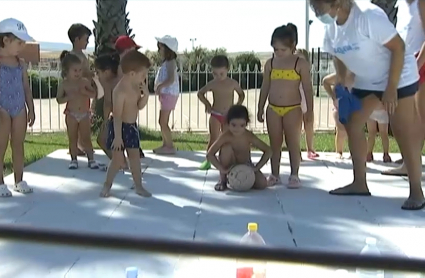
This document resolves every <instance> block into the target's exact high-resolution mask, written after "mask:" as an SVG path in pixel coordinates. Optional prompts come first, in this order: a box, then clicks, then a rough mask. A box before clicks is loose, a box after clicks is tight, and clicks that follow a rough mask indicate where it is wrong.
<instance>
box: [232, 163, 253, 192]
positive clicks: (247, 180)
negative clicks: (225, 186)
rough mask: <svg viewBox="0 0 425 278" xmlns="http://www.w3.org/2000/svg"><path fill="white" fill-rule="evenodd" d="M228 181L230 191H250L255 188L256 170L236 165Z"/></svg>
mask: <svg viewBox="0 0 425 278" xmlns="http://www.w3.org/2000/svg"><path fill="white" fill-rule="evenodd" d="M228 181H229V187H230V189H232V190H234V191H248V190H250V189H251V188H252V187H253V186H254V182H255V173H254V169H252V167H251V166H248V165H245V164H240V165H236V166H234V167H233V168H232V169H231V170H230V172H229V174H228Z"/></svg>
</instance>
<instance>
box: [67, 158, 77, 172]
mask: <svg viewBox="0 0 425 278" xmlns="http://www.w3.org/2000/svg"><path fill="white" fill-rule="evenodd" d="M68 169H69V170H76V169H78V161H77V160H72V161H71V162H70V163H69V166H68Z"/></svg>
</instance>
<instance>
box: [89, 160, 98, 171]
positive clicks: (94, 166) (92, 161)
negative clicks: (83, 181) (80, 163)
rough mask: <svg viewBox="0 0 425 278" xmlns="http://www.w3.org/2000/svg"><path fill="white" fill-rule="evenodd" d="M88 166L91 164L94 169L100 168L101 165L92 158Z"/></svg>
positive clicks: (90, 166)
mask: <svg viewBox="0 0 425 278" xmlns="http://www.w3.org/2000/svg"><path fill="white" fill-rule="evenodd" d="M88 166H89V168H90V169H93V170H97V169H99V165H98V164H97V162H96V161H95V160H90V161H89V162H88Z"/></svg>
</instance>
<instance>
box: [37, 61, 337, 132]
mask: <svg viewBox="0 0 425 278" xmlns="http://www.w3.org/2000/svg"><path fill="white" fill-rule="evenodd" d="M182 68H183V67H182ZM157 70H158V69H157V68H154V69H152V70H151V71H150V73H149V85H150V88H151V91H153V81H154V78H155V75H156V72H157ZM332 70H333V69H332V68H331V67H330V64H329V63H326V64H325V63H322V66H319V67H318V66H314V67H313V70H312V80H313V87H314V93H315V97H314V110H315V128H316V129H321V130H324V129H332V128H334V126H335V123H334V121H333V118H332V116H331V108H332V101H331V100H330V99H329V98H328V96H327V94H326V92H325V91H324V90H323V88H322V86H321V83H320V82H321V80H322V78H323V76H325V75H326V74H328V73H330V72H332ZM29 76H30V85H31V88H32V91H33V96H34V106H35V114H36V122H35V124H34V126H33V127H32V131H33V132H51V131H64V130H65V129H66V126H65V115H63V110H64V105H62V107H61V105H59V104H58V103H57V102H56V99H55V97H56V93H57V89H58V86H59V83H60V82H61V79H60V70H59V69H58V68H57V67H55V68H52V67H50V66H48V67H43V66H41V65H39V66H31V65H30V67H29ZM262 76H263V72H262V71H261V70H257V69H254V70H250V69H249V68H247V69H243V68H242V67H239V68H238V69H233V70H231V71H230V72H229V77H231V78H234V79H236V80H237V81H239V84H240V85H241V87H242V88H243V89H244V91H245V94H246V98H245V101H244V103H243V104H244V105H246V106H247V107H248V110H249V111H250V113H251V115H252V123H251V126H250V128H251V129H252V130H254V131H257V132H262V131H265V130H266V126H265V124H264V123H259V122H257V119H256V116H255V115H256V114H257V103H258V98H259V94H260V87H261V83H262ZM179 78H180V80H179V81H180V89H181V94H180V98H179V100H178V103H177V106H176V109H175V111H174V112H173V113H172V116H171V119H170V126H171V127H172V130H174V131H180V132H185V131H192V132H206V131H208V115H207V114H206V113H205V108H204V105H203V104H202V103H201V102H200V101H199V99H198V97H197V91H198V90H199V89H200V88H201V87H202V86H203V85H204V84H206V82H208V81H209V80H211V79H212V74H211V72H210V70H209V69H208V68H206V69H205V68H202V67H199V66H197V67H192V68H191V67H189V68H187V69H184V68H183V70H180V71H179ZM207 98H208V99H209V100H210V101H212V93H211V92H209V93H208V94H207ZM236 100H237V95H236V94H235V101H236ZM159 108H160V104H159V101H158V99H157V97H155V96H154V95H151V97H150V98H149V102H148V105H147V106H146V108H145V109H143V110H142V111H140V113H139V119H138V121H139V125H140V126H143V127H146V128H149V129H153V130H159V124H158V117H159Z"/></svg>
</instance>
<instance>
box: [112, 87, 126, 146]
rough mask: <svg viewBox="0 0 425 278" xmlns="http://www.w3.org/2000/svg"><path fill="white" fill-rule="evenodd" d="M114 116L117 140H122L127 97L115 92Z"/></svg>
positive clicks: (113, 94)
mask: <svg viewBox="0 0 425 278" xmlns="http://www.w3.org/2000/svg"><path fill="white" fill-rule="evenodd" d="M112 97H113V103H114V107H113V111H112V113H113V115H114V133H115V138H116V139H118V140H122V112H123V111H124V103H125V97H124V95H123V93H122V92H113V93H112Z"/></svg>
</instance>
